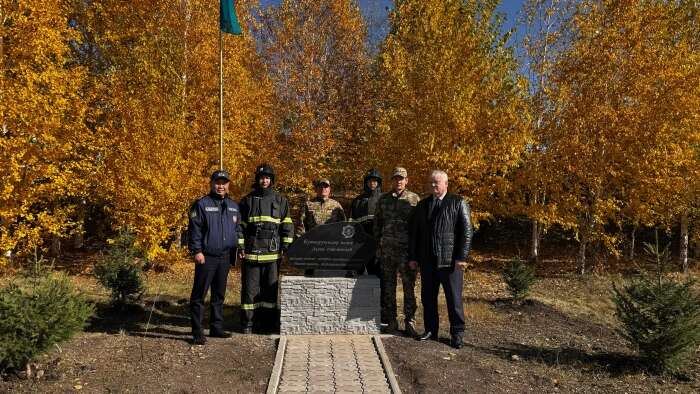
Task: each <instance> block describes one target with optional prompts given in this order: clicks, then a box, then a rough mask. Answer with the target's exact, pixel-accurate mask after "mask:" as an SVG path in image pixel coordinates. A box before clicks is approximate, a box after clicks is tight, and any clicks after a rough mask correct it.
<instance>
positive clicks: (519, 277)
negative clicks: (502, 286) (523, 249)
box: [502, 259, 535, 303]
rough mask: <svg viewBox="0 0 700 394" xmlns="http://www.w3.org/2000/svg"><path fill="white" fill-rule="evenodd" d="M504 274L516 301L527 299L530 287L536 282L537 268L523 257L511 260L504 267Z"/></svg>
mask: <svg viewBox="0 0 700 394" xmlns="http://www.w3.org/2000/svg"><path fill="white" fill-rule="evenodd" d="M502 276H503V281H504V282H506V285H507V286H508V292H510V295H511V297H512V298H513V302H514V303H520V302H522V301H523V300H525V298H526V297H527V296H528V294H530V287H531V286H532V284H533V283H535V270H534V269H532V267H530V266H528V265H527V264H525V262H524V261H522V260H521V259H514V260H513V261H511V262H510V264H508V265H507V266H506V267H505V268H504V269H503V272H502Z"/></svg>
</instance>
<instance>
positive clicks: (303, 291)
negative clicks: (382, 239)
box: [280, 222, 380, 335]
mask: <svg viewBox="0 0 700 394" xmlns="http://www.w3.org/2000/svg"><path fill="white" fill-rule="evenodd" d="M374 250H375V242H374V240H373V239H372V237H370V236H369V235H368V234H367V233H366V232H365V231H364V229H363V227H362V225H361V224H360V223H356V222H339V223H332V224H324V225H320V226H316V227H314V228H313V229H312V230H311V231H309V232H307V233H305V234H304V235H302V236H301V237H300V238H298V239H297V240H295V241H294V243H292V245H291V246H290V248H289V252H288V258H289V264H290V265H292V266H294V267H297V268H302V269H304V270H307V272H308V271H310V270H313V272H314V276H283V277H282V278H281V279H280V309H281V319H280V334H282V335H302V334H377V333H379V324H380V318H379V314H380V307H379V299H380V288H379V278H377V277H376V276H373V275H371V276H370V275H359V276H355V275H354V274H355V273H358V272H362V271H364V267H365V265H366V264H367V262H368V260H369V259H370V258H372V256H374ZM348 274H350V275H348ZM348 276H350V277H348Z"/></svg>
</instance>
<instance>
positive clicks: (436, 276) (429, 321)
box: [420, 261, 464, 335]
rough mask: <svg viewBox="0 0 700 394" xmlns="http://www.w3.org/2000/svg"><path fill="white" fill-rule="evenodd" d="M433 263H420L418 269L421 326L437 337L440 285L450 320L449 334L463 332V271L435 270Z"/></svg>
mask: <svg viewBox="0 0 700 394" xmlns="http://www.w3.org/2000/svg"><path fill="white" fill-rule="evenodd" d="M435 265H436V264H435V262H434V261H431V262H429V263H422V264H421V267H420V281H421V298H422V301H423V324H424V325H425V330H426V331H430V332H432V333H433V334H435V335H437V333H438V330H439V329H440V318H439V315H438V293H439V292H440V285H442V287H443V290H444V292H445V300H446V301H447V315H448V317H449V319H450V334H453V335H454V334H462V333H463V332H464V307H463V305H462V286H463V284H464V269H463V268H461V267H458V266H455V268H454V269H452V268H437V267H436V266H435Z"/></svg>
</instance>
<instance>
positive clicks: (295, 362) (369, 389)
mask: <svg viewBox="0 0 700 394" xmlns="http://www.w3.org/2000/svg"><path fill="white" fill-rule="evenodd" d="M278 391H279V392H280V393H284V394H288V393H293V392H308V393H344V394H345V393H347V394H351V393H372V394H374V393H380V394H381V393H391V388H390V387H389V384H388V382H387V379H386V376H385V374H384V369H383V367H382V364H381V362H380V361H379V356H378V354H377V351H376V348H375V347H374V343H373V342H372V338H371V337H369V336H350V335H347V336H289V337H287V348H286V351H285V357H284V361H283V365H282V374H281V378H280V385H279V388H278Z"/></svg>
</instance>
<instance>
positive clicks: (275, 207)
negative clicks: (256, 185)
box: [239, 189, 294, 263]
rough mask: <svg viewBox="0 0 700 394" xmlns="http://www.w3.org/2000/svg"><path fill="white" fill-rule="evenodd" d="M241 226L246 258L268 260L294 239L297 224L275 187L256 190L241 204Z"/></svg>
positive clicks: (241, 241) (270, 260)
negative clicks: (293, 221)
mask: <svg viewBox="0 0 700 394" xmlns="http://www.w3.org/2000/svg"><path fill="white" fill-rule="evenodd" d="M240 209H241V229H242V233H241V234H240V236H239V240H240V241H239V245H241V246H243V247H244V250H245V255H246V256H245V260H246V261H249V262H257V263H267V262H273V261H276V260H277V259H278V258H279V254H280V251H281V250H285V249H286V248H287V247H288V246H289V244H290V243H292V241H293V240H294V238H293V234H294V224H293V223H292V218H291V216H290V215H289V203H288V202H287V199H286V198H285V197H284V196H282V195H281V194H279V193H277V192H276V191H274V190H261V189H256V190H254V191H253V192H251V193H249V194H248V195H247V196H245V197H243V199H242V200H241V203H240Z"/></svg>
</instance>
